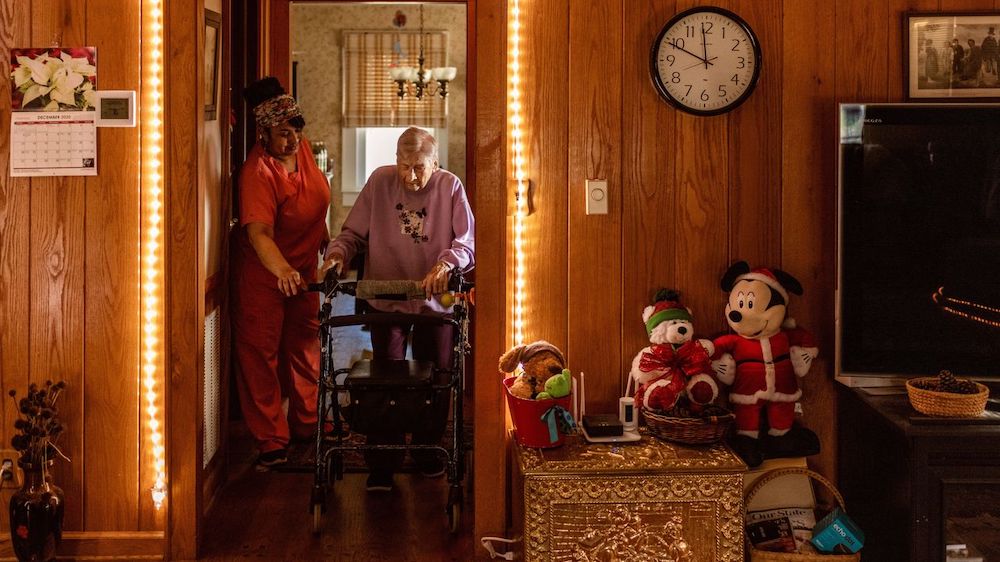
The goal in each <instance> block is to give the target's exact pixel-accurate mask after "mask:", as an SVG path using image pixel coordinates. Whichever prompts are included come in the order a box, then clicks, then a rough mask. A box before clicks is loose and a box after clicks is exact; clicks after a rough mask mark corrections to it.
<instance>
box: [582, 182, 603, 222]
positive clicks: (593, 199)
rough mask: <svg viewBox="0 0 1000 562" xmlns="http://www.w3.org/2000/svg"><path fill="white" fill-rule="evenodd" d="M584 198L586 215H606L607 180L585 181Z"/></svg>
mask: <svg viewBox="0 0 1000 562" xmlns="http://www.w3.org/2000/svg"><path fill="white" fill-rule="evenodd" d="M585 185H586V191H587V193H586V195H585V196H586V198H587V214H588V215H606V214H608V180H587V181H586V182H585Z"/></svg>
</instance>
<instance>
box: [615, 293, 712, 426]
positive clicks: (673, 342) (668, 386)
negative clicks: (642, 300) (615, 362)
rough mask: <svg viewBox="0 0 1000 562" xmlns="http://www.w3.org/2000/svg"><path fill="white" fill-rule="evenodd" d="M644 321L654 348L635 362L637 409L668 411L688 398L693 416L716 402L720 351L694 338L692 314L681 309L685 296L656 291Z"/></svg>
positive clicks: (645, 352)
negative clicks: (716, 361)
mask: <svg viewBox="0 0 1000 562" xmlns="http://www.w3.org/2000/svg"><path fill="white" fill-rule="evenodd" d="M642 321H643V322H644V323H645V324H646V334H647V335H648V336H649V343H650V344H651V345H649V346H648V347H645V348H643V349H642V351H640V352H639V353H638V354H637V355H636V356H635V358H634V359H633V360H632V369H631V371H630V373H629V375H630V376H631V377H632V379H633V380H634V381H635V384H636V393H635V401H636V404H637V405H638V406H639V407H646V408H650V409H653V410H669V409H671V408H673V407H674V405H675V404H677V400H678V399H679V398H680V397H681V396H682V395H687V397H688V398H689V399H690V401H691V409H692V411H698V410H699V409H700V407H703V406H704V405H706V404H709V403H711V402H712V401H713V400H715V399H716V397H718V395H719V387H718V385H717V384H716V382H715V380H714V378H713V376H712V364H711V360H710V357H711V355H712V352H713V350H714V349H715V348H714V346H713V345H712V342H711V341H709V340H696V339H694V321H693V319H692V317H691V311H690V310H689V309H687V308H686V307H684V306H682V305H681V303H680V294H679V293H678V292H677V291H672V290H667V289H660V290H659V291H657V293H656V296H655V298H654V302H653V304H651V305H649V306H647V307H646V308H645V309H643V311H642Z"/></svg>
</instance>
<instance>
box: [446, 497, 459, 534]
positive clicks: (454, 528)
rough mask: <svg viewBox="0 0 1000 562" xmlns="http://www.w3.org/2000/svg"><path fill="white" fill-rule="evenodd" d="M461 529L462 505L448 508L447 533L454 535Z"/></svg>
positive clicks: (457, 504) (454, 504) (453, 505)
mask: <svg viewBox="0 0 1000 562" xmlns="http://www.w3.org/2000/svg"><path fill="white" fill-rule="evenodd" d="M461 528H462V504H459V503H453V504H451V505H449V506H448V532H449V533H451V534H453V535H455V534H458V531H459V529H461Z"/></svg>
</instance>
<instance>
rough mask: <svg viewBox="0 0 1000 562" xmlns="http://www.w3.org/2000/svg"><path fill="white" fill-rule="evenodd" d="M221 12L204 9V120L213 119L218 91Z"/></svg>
mask: <svg viewBox="0 0 1000 562" xmlns="http://www.w3.org/2000/svg"><path fill="white" fill-rule="evenodd" d="M221 28H222V14H220V13H218V12H213V11H212V10H205V121H214V120H215V113H216V104H217V102H218V92H219V39H220V35H221V33H220V32H219V30H220V29H221Z"/></svg>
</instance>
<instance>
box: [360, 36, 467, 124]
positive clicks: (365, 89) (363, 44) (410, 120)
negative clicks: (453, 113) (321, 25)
mask: <svg viewBox="0 0 1000 562" xmlns="http://www.w3.org/2000/svg"><path fill="white" fill-rule="evenodd" d="M397 42H398V47H397ZM447 45H448V34H447V33H446V32H443V31H433V32H424V68H425V69H430V68H434V67H438V66H446V64H447V62H448V47H447ZM394 47H397V48H394ZM397 51H398V52H397ZM419 55H420V33H419V32H415V31H344V52H343V57H344V61H343V62H344V64H343V73H344V75H343V84H344V124H343V126H344V127H407V126H411V125H416V126H422V127H434V128H442V127H445V126H446V124H445V118H446V117H447V116H448V100H447V98H444V99H442V98H441V96H438V95H436V94H435V95H434V96H429V95H427V94H426V93H425V94H424V98H423V99H420V100H418V99H416V98H414V97H412V96H410V95H407V96H406V97H404V98H403V99H400V98H399V96H398V95H397V91H398V87H397V85H396V83H395V82H393V81H392V79H391V78H389V66H390V65H393V64H395V65H402V66H412V67H414V68H416V67H417V58H418V57H419Z"/></svg>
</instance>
